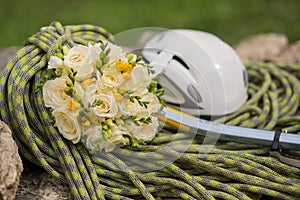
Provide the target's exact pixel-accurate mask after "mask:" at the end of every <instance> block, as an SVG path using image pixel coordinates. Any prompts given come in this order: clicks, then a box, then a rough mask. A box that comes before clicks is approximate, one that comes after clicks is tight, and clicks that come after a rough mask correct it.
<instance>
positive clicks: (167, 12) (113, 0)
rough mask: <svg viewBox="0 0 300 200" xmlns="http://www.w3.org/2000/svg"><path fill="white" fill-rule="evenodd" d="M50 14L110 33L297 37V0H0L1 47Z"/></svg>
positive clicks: (47, 21)
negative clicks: (183, 31) (184, 31)
mask: <svg viewBox="0 0 300 200" xmlns="http://www.w3.org/2000/svg"><path fill="white" fill-rule="evenodd" d="M54 20H58V21H60V22H61V23H62V24H63V25H70V24H95V25H100V26H103V27H104V28H106V29H108V30H109V31H110V32H112V33H113V34H117V33H120V32H122V31H125V30H128V29H132V28H136V27H149V26H152V27H153V26H154V27H163V28H190V29H197V30H203V31H207V32H211V33H213V34H216V35H217V36H219V37H220V38H222V39H223V40H225V41H226V42H228V43H229V44H231V45H234V44H236V43H237V42H238V41H239V40H240V39H242V38H245V37H246V36H248V35H252V34H256V33H265V32H279V33H284V34H286V35H287V36H288V38H289V40H290V42H293V41H296V40H298V39H300V1H299V0H215V1H214V0H148V1H147V0H144V1H143V0H126V1H125V0H110V1H101V0H98V1H92V0H1V2H0V30H1V31H0V33H1V37H0V47H5V46H14V45H22V44H23V41H24V40H25V39H26V38H27V37H29V36H30V35H32V34H34V33H36V32H37V31H39V28H40V27H41V26H46V25H49V24H50V23H51V22H52V21H54Z"/></svg>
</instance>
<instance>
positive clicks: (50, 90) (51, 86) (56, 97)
mask: <svg viewBox="0 0 300 200" xmlns="http://www.w3.org/2000/svg"><path fill="white" fill-rule="evenodd" d="M66 81H67V77H59V78H56V79H54V80H49V81H47V82H46V83H45V85H44V86H43V99H44V104H45V106H46V107H51V108H57V107H61V106H64V105H67V104H68V102H69V100H70V97H69V96H68V95H67V94H66V93H65V91H64V90H65V87H66Z"/></svg>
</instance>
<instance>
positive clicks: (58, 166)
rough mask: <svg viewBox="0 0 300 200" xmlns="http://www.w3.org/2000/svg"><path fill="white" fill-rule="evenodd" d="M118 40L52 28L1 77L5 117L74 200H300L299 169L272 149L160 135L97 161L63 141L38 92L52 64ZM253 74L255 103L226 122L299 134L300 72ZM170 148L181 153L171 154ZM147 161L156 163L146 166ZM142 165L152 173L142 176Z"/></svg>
mask: <svg viewBox="0 0 300 200" xmlns="http://www.w3.org/2000/svg"><path fill="white" fill-rule="evenodd" d="M112 38H113V37H112V35H111V34H110V33H109V32H107V31H106V30H105V29H103V28H101V27H98V26H93V25H77V26H62V25H61V24H60V23H59V22H53V23H52V24H51V25H50V27H48V28H43V29H41V31H40V32H38V33H37V34H35V35H33V36H32V37H30V38H29V39H28V40H27V41H26V43H25V46H24V47H23V48H22V49H20V50H19V51H18V52H17V53H16V54H15V55H14V56H13V57H12V58H11V59H10V61H9V62H8V63H7V66H6V68H5V69H4V70H3V72H2V74H1V77H0V113H1V119H2V120H3V121H4V122H5V123H7V124H8V125H9V127H10V128H11V129H12V132H13V136H14V139H15V141H16V143H17V145H18V147H19V151H20V152H21V154H22V155H23V156H24V157H25V158H26V159H28V160H30V161H31V162H33V163H35V164H37V165H39V166H42V167H43V168H44V169H45V170H46V171H47V172H48V173H49V174H51V175H52V176H54V177H57V178H59V179H61V180H62V181H67V182H68V184H69V186H70V189H71V192H72V195H73V197H74V199H136V198H140V199H141V198H144V199H155V197H162V198H181V199H251V198H250V197H249V196H247V194H249V193H256V194H259V195H264V196H269V197H272V198H275V199H300V169H299V168H296V167H292V166H289V165H286V164H284V163H281V162H280V161H278V160H277V159H276V158H272V157H269V156H268V150H269V149H268V147H262V146H256V145H247V144H238V143H233V142H220V143H218V144H216V145H214V146H213V145H209V144H206V145H201V144H200V142H199V141H201V139H202V138H201V137H200V136H196V137H195V138H194V140H193V143H192V144H190V146H189V147H188V148H187V147H186V144H187V143H186V142H185V140H186V139H188V138H189V135H188V134H189V133H173V132H171V131H167V130H161V133H160V134H159V135H158V136H157V137H156V138H155V139H154V140H153V142H152V143H150V144H147V145H141V146H138V147H130V148H123V149H116V150H115V151H113V152H111V153H105V152H100V153H99V154H97V155H94V154H90V153H89V152H88V151H87V150H86V149H85V147H84V146H83V145H82V144H81V143H78V144H73V143H72V142H70V141H68V140H66V139H64V138H63V137H62V136H61V134H60V133H59V132H58V130H57V129H56V128H55V126H54V125H53V124H52V116H51V113H50V111H49V110H48V109H47V108H45V107H44V105H43V97H42V93H41V91H36V88H37V87H38V85H39V83H41V82H42V81H43V80H44V79H45V76H46V75H47V62H48V60H49V58H50V56H51V55H54V54H56V53H57V50H58V49H59V48H60V46H62V45H67V46H68V47H73V46H74V45H77V44H83V45H87V44H88V43H89V42H90V43H95V42H98V41H99V40H104V39H108V40H112ZM247 71H248V74H249V82H250V83H249V98H248V101H247V102H246V103H245V105H244V106H243V107H242V108H240V109H239V110H238V111H237V112H236V113H233V114H231V115H228V116H225V117H224V119H225V123H226V124H231V125H236V126H247V127H252V128H259V129H269V130H273V129H275V128H277V127H281V128H283V130H287V131H289V132H294V133H295V134H298V133H299V132H300V126H299V121H300V117H299V116H298V111H299V100H300V83H299V80H298V79H297V78H296V77H295V76H294V75H293V74H294V72H299V69H298V68H297V67H295V66H285V65H274V64H272V63H263V62H262V63H252V64H247ZM224 119H220V121H222V122H223V120H224ZM216 121H217V122H218V120H216ZM170 142H172V144H173V145H175V146H176V148H172V149H171V148H167V146H168V143H170ZM207 149H210V150H209V151H207ZM158 150H159V151H158ZM153 152H155V153H153ZM290 153H293V152H290ZM295 154H299V152H295ZM172 158H174V162H172V163H169V164H167V165H166V164H165V162H164V161H165V160H169V159H172ZM145 160H151V164H149V165H148V166H143V164H144V163H143V161H145ZM157 166H161V167H160V168H158V169H157ZM141 167H145V168H147V169H145V171H144V172H143V171H139V169H141ZM151 168H153V169H155V170H152V171H151Z"/></svg>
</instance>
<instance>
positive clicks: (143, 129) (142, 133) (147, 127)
mask: <svg viewBox="0 0 300 200" xmlns="http://www.w3.org/2000/svg"><path fill="white" fill-rule="evenodd" d="M157 128H158V120H157V118H156V117H151V123H150V124H145V123H140V125H136V124H135V123H134V122H132V123H131V124H130V125H127V129H128V131H129V134H130V135H131V137H132V138H133V139H135V140H137V141H151V140H152V139H153V137H154V136H155V134H156V132H157Z"/></svg>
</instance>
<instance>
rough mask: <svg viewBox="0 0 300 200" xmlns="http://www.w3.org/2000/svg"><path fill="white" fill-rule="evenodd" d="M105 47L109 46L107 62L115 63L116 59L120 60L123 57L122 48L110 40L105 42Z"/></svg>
mask: <svg viewBox="0 0 300 200" xmlns="http://www.w3.org/2000/svg"><path fill="white" fill-rule="evenodd" d="M107 43H108V44H107V48H110V50H111V51H110V53H109V58H110V59H109V63H108V64H110V65H112V64H114V63H116V62H117V61H118V60H122V59H124V58H126V57H125V52H124V51H123V49H122V48H121V47H119V46H117V45H114V44H112V43H110V42H107Z"/></svg>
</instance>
